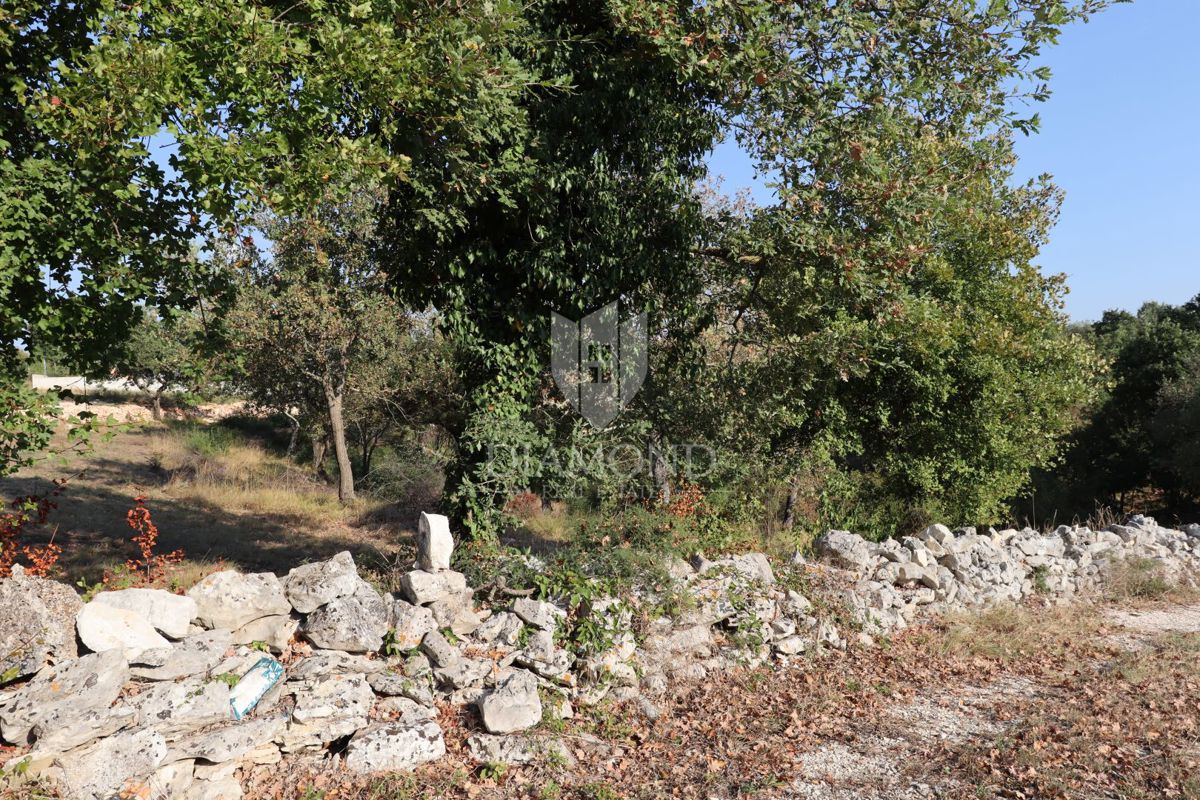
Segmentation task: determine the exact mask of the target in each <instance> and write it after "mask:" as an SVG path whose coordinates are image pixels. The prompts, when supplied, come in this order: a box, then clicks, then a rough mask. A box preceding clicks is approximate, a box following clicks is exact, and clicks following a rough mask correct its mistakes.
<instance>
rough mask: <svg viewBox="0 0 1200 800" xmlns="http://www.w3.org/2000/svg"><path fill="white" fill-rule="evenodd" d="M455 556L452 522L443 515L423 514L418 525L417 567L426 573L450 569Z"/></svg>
mask: <svg viewBox="0 0 1200 800" xmlns="http://www.w3.org/2000/svg"><path fill="white" fill-rule="evenodd" d="M453 554H454V538H453V537H452V536H451V535H450V520H448V519H447V518H446V517H444V516H442V515H441V514H426V513H425V512H424V511H422V512H421V521H420V522H419V523H418V524H417V567H419V568H420V569H423V570H425V571H426V572H440V571H441V570H444V569H450V556H451V555H453Z"/></svg>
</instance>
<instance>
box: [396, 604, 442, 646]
mask: <svg viewBox="0 0 1200 800" xmlns="http://www.w3.org/2000/svg"><path fill="white" fill-rule="evenodd" d="M391 628H392V630H393V631H394V635H395V637H396V645H397V646H398V647H399V648H400V649H401V650H411V649H413V648H414V647H417V646H419V645H420V644H421V639H423V638H424V637H425V634H427V633H429V632H430V631H435V630H437V621H436V620H434V618H433V612H432V611H430V610H429V609H428V608H425V607H424V606H414V605H413V604H412V603H410V602H408V601H407V600H401V599H400V598H396V599H395V600H393V601H392V615H391Z"/></svg>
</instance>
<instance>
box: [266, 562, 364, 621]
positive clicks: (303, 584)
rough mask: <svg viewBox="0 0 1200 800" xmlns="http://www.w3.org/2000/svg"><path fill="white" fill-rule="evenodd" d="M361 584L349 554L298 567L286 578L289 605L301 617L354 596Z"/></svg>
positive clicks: (285, 588) (285, 590)
mask: <svg viewBox="0 0 1200 800" xmlns="http://www.w3.org/2000/svg"><path fill="white" fill-rule="evenodd" d="M358 585H359V577H358V568H357V567H356V566H355V564H354V557H353V556H352V555H350V553H349V552H346V551H343V552H341V553H338V554H337V555H335V556H334V557H333V558H331V559H329V560H328V561H319V562H317V563H315V564H305V565H304V566H301V567H296V568H295V569H293V570H292V571H291V572H289V573H288V574H287V577H286V578H284V579H283V589H284V594H285V595H286V596H287V599H288V602H289V603H291V604H292V608H294V609H296V610H297V611H299V612H300V613H301V614H311V613H312V612H314V611H316V610H317V609H318V608H320V607H321V606H323V605H325V604H326V603H332V602H333V601H334V600H337V599H338V598H339V597H346V596H348V595H352V594H354V593H355V592H356V591H358Z"/></svg>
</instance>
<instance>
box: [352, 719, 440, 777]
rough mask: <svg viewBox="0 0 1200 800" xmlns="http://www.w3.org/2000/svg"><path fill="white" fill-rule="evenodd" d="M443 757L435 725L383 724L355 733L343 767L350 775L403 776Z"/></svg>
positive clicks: (438, 733) (437, 728)
mask: <svg viewBox="0 0 1200 800" xmlns="http://www.w3.org/2000/svg"><path fill="white" fill-rule="evenodd" d="M445 754H446V743H445V741H444V740H443V738H442V729H441V728H439V727H438V725H437V723H436V722H425V723H422V724H420V725H404V724H402V723H385V724H382V725H373V726H371V727H369V728H367V729H365V730H362V731H359V733H358V734H356V735H355V737H354V738H353V739H351V740H350V745H349V747H347V748H346V767H347V768H348V769H350V770H352V771H354V772H359V773H369V772H407V771H410V770H413V769H415V768H416V767H417V766H419V765H421V764H424V763H426V762H428V761H436V760H437V759H439V758H441V757H442V756H444V755H445Z"/></svg>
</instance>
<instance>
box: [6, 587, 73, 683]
mask: <svg viewBox="0 0 1200 800" xmlns="http://www.w3.org/2000/svg"><path fill="white" fill-rule="evenodd" d="M81 608H83V603H82V602H81V601H80V599H79V595H77V594H75V592H74V591H73V590H72V589H71V587H70V586H65V585H63V584H61V583H57V582H55V581H51V580H46V579H45V578H35V577H31V576H27V575H25V574H24V573H23V572H22V571H21V569H20V567H19V566H14V567H13V574H12V576H11V577H9V578H7V579H5V580H0V675H6V676H8V677H9V678H11V679H15V678H20V677H23V676H25V675H32V674H34V673H35V672H37V671H38V670H40V669H41V668H42V667H43V666H44V665H45V664H46V662H47V661H49V660H55V661H59V662H62V661H65V660H67V659H70V658H75V657H76V656H77V655H78V652H77V650H76V646H75V616H76V615H77V614H78V613H79V609H81Z"/></svg>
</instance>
